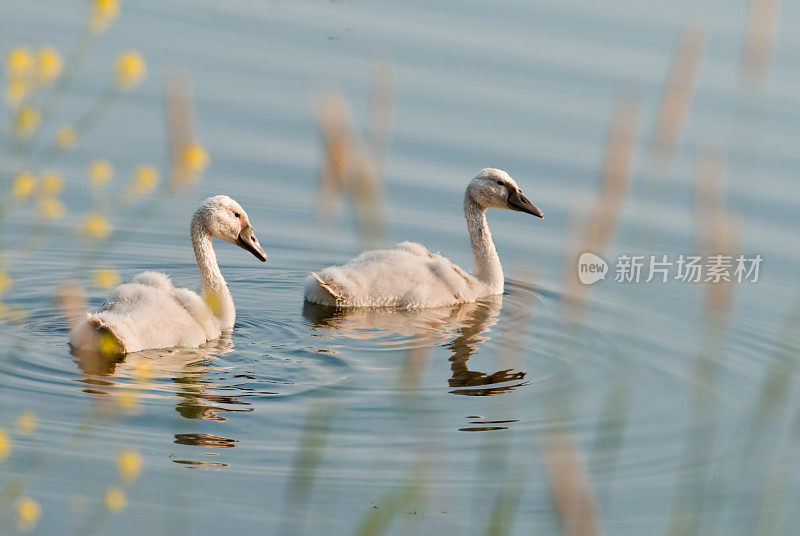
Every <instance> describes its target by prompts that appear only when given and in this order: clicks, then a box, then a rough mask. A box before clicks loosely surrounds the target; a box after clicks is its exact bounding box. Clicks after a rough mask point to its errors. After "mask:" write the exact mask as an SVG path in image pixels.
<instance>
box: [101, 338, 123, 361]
mask: <svg viewBox="0 0 800 536" xmlns="http://www.w3.org/2000/svg"><path fill="white" fill-rule="evenodd" d="M97 349H98V350H99V351H100V353H101V354H103V355H104V356H116V355H119V354H121V353H122V346H121V345H120V343H119V341H118V340H117V339H115V338H114V336H113V335H110V334H108V333H103V334H101V335H100V340H99V341H98V344H97Z"/></svg>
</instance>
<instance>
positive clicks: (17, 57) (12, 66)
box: [6, 47, 33, 78]
mask: <svg viewBox="0 0 800 536" xmlns="http://www.w3.org/2000/svg"><path fill="white" fill-rule="evenodd" d="M31 67H33V54H31V51H30V49H28V48H27V47H14V48H12V49H11V50H9V51H8V56H7V57H6V74H8V77H9V78H21V77H24V76H27V75H28V74H29V73H30V70H31Z"/></svg>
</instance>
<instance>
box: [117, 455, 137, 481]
mask: <svg viewBox="0 0 800 536" xmlns="http://www.w3.org/2000/svg"><path fill="white" fill-rule="evenodd" d="M117 469H118V470H119V476H120V477H122V479H123V480H124V481H126V482H133V481H134V480H136V477H138V476H139V473H141V472H142V456H141V455H140V454H139V453H138V452H136V451H135V450H123V451H122V452H120V453H119V456H117Z"/></svg>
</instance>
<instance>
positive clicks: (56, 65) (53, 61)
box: [36, 47, 61, 82]
mask: <svg viewBox="0 0 800 536" xmlns="http://www.w3.org/2000/svg"><path fill="white" fill-rule="evenodd" d="M60 74H61V54H59V53H58V50H56V49H55V48H53V47H42V48H40V49H39V53H38V54H37V56H36V75H37V76H38V78H39V80H40V81H42V82H50V81H51V80H54V79H56V78H58V75H60Z"/></svg>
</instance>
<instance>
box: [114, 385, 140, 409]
mask: <svg viewBox="0 0 800 536" xmlns="http://www.w3.org/2000/svg"><path fill="white" fill-rule="evenodd" d="M117 404H119V406H120V407H121V408H123V409H125V411H127V412H128V413H131V414H136V413H139V395H138V394H137V393H136V391H135V390H133V389H125V390H124V391H121V392H120V393H119V394H118V395H117Z"/></svg>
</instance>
